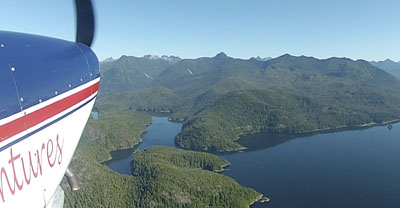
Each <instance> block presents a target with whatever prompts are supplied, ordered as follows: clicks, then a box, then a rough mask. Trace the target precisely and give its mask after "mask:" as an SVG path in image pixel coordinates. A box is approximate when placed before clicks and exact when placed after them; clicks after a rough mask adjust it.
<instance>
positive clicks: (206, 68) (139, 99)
mask: <svg viewBox="0 0 400 208" xmlns="http://www.w3.org/2000/svg"><path fill="white" fill-rule="evenodd" d="M373 64H374V63H373ZM373 64H371V63H369V62H367V61H364V60H357V61H354V60H351V59H348V58H329V59H322V60H320V59H316V58H313V57H306V56H298V57H296V56H291V55H289V54H285V55H282V56H280V57H277V58H274V59H268V60H264V59H260V58H251V59H247V60H244V59H236V58H232V57H229V56H227V55H226V54H225V53H219V54H217V55H216V56H215V57H203V58H198V59H179V58H177V57H175V58H172V59H170V58H162V57H154V56H145V57H142V58H137V57H131V56H122V57H121V58H120V59H118V60H115V61H113V62H109V63H104V64H102V65H101V72H102V80H101V85H100V86H101V87H100V97H101V98H100V99H99V100H98V102H97V104H96V105H97V107H98V108H99V109H100V111H103V112H108V111H118V110H121V109H133V110H140V111H152V112H168V113H170V118H171V119H175V120H179V121H183V122H184V127H183V130H182V132H181V133H180V134H179V135H178V136H177V138H176V142H177V144H178V145H180V146H181V147H184V148H189V149H195V150H208V151H234V150H238V149H243V148H245V147H243V146H242V145H240V144H238V143H237V142H236V140H237V139H238V138H239V136H240V135H243V134H248V133H255V132H264V131H267V132H289V133H303V132H310V131H317V130H326V129H335V128H341V127H352V126H360V125H366V124H372V123H383V122H387V121H392V120H396V119H398V118H400V80H399V79H397V78H396V77H394V76H393V75H391V74H389V73H387V72H386V71H384V70H382V69H381V68H378V67H376V66H374V65H373ZM375 65H376V64H375ZM380 67H382V66H380ZM384 68H386V69H388V68H387V67H384Z"/></svg>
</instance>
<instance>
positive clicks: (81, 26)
mask: <svg viewBox="0 0 400 208" xmlns="http://www.w3.org/2000/svg"><path fill="white" fill-rule="evenodd" d="M75 8H76V42H79V43H82V44H85V45H87V46H89V47H90V46H91V45H92V42H93V37H94V14H93V6H92V2H91V1H90V0H75Z"/></svg>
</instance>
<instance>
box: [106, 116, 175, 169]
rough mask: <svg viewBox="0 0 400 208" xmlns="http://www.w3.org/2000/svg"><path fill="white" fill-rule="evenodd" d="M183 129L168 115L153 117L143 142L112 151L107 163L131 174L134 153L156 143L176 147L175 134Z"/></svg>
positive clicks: (112, 167) (110, 166)
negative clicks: (169, 118)
mask: <svg viewBox="0 0 400 208" xmlns="http://www.w3.org/2000/svg"><path fill="white" fill-rule="evenodd" d="M181 130H182V124H181V123H175V122H171V121H168V118H167V117H155V116H153V117H152V123H151V124H150V125H149V126H148V127H147V132H146V133H144V134H143V135H142V140H143V141H142V142H141V143H140V144H139V145H137V146H135V147H134V148H131V149H126V150H117V151H112V152H111V156H112V158H113V159H112V160H110V161H107V162H105V164H106V165H107V166H108V167H109V168H111V169H112V170H114V171H116V172H118V173H122V174H128V175H130V174H131V164H130V163H131V161H132V153H133V151H135V150H143V149H146V148H148V147H151V146H154V145H162V146H170V147H175V136H176V135H178V133H179V132H180V131H181Z"/></svg>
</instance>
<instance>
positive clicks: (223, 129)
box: [176, 90, 400, 151]
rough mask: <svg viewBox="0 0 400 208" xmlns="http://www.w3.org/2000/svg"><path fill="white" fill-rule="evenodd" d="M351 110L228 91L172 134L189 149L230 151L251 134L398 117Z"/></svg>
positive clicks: (399, 114) (280, 94)
mask: <svg viewBox="0 0 400 208" xmlns="http://www.w3.org/2000/svg"><path fill="white" fill-rule="evenodd" d="M390 110H391V111H389V110H388V109H380V108H376V109H369V111H368V112H366V110H365V109H358V110H357V109H350V108H342V107H340V106H338V105H329V104H326V103H323V102H320V101H318V100H316V99H313V98H309V97H304V96H299V95H294V94H291V93H287V92H285V91H278V90H249V91H235V92H231V93H227V94H226V95H224V96H223V97H221V98H220V99H218V100H217V101H216V102H215V103H214V105H212V106H210V107H208V108H206V109H205V110H203V111H201V112H200V113H198V114H197V115H196V116H194V117H193V118H192V119H190V120H188V121H187V122H186V123H185V124H184V126H183V130H182V132H181V133H180V134H179V135H178V136H177V138H176V142H177V144H178V145H180V146H181V147H184V148H188V149H195V150H207V151H210V150H211V151H234V150H240V149H242V148H243V147H242V146H240V145H239V144H238V143H236V142H235V140H237V139H238V138H239V136H240V135H242V134H246V133H254V132H273V133H276V132H285V133H304V132H311V131H317V130H326V129H335V128H340V127H347V126H359V125H362V124H367V123H372V122H376V123H379V122H383V121H388V120H393V119H397V118H400V111H399V110H398V109H390Z"/></svg>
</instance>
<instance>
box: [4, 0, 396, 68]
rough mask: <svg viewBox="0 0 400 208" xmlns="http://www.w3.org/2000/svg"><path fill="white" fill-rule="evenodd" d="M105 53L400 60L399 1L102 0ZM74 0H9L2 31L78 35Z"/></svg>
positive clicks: (98, 4) (100, 42)
mask: <svg viewBox="0 0 400 208" xmlns="http://www.w3.org/2000/svg"><path fill="white" fill-rule="evenodd" d="M94 6H95V10H96V18H97V25H96V26H97V31H96V32H97V33H96V38H95V42H94V45H93V50H94V51H95V52H96V54H97V55H98V56H99V59H101V60H102V59H105V58H107V57H110V56H112V57H114V58H118V57H120V56H121V55H123V54H126V55H134V56H143V55H146V54H154V55H177V56H180V57H183V58H196V57H202V56H214V55H215V54H217V53H218V52H221V51H224V52H225V53H227V54H228V55H229V56H232V57H238V58H250V57H253V56H261V57H268V56H271V57H276V56H279V55H282V54H285V53H289V54H292V55H307V56H314V57H317V58H328V57H332V56H335V57H350V58H352V59H366V60H384V59H386V58H390V59H392V60H395V61H399V60H400V1H398V0H376V1H372V0H363V1H361V0H347V1H345V0H336V1H328V0H303V1H301V0H292V1H289V0H242V1H238V0H198V1H195V0H180V1H178V0H145V1H136V0H95V1H94ZM74 15H75V14H74V9H73V1H72V0H41V1H31V0H12V1H8V0H7V1H2V11H1V12H0V23H1V24H0V30H11V31H19V32H26V33H34V34H41V35H46V36H52V37H58V38H62V39H67V40H74V38H75V17H74Z"/></svg>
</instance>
